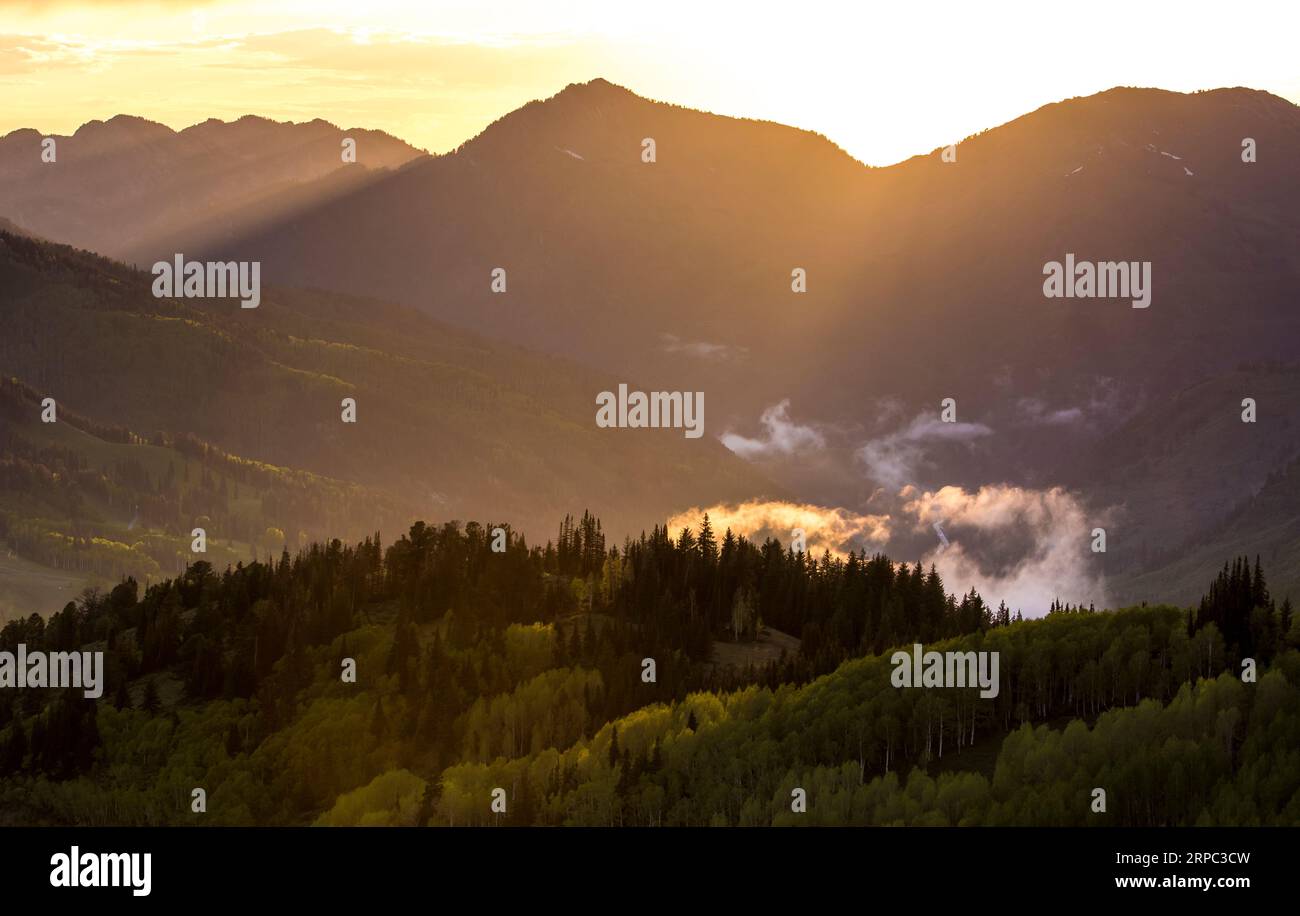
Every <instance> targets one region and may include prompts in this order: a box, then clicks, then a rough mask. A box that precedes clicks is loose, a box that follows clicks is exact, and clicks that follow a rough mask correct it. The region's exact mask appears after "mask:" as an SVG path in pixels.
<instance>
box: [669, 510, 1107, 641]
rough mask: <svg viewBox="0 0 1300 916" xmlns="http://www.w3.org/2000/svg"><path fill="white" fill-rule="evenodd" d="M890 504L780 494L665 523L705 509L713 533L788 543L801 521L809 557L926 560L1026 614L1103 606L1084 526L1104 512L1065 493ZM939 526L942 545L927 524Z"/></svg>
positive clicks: (955, 587)
mask: <svg viewBox="0 0 1300 916" xmlns="http://www.w3.org/2000/svg"><path fill="white" fill-rule="evenodd" d="M891 502H892V505H891V506H890V508H889V510H888V511H886V512H882V513H881V514H876V515H868V514H861V513H857V512H852V511H850V510H848V509H843V508H839V507H828V506H818V505H812V504H807V503H792V502H783V501H763V500H754V501H750V502H745V503H740V504H730V503H720V504H718V505H714V506H709V507H707V508H700V507H695V508H691V509H688V510H686V511H685V512H680V513H678V514H677V515H675V516H673V517H672V518H670V519H669V520H668V530H669V531H670V532H672V533H673V534H674V535H675V534H676V533H677V532H678V531H680V530H681V529H682V528H690V529H691V530H692V531H698V530H699V525H700V520H701V519H702V518H703V517H704V514H705V512H707V513H708V515H709V523H710V524H711V525H712V526H713V530H714V531H715V532H717V533H718V536H719V537H721V534H722V532H724V531H726V530H727V529H728V528H730V529H731V531H732V533H733V534H736V535H738V536H742V537H745V538H748V539H749V540H750V541H752V542H754V543H762V542H763V541H764V540H766V539H767V538H769V537H772V538H775V539H776V540H778V541H780V542H781V544H783V545H785V546H789V545H790V543H791V539H792V533H793V531H794V530H795V529H796V528H801V529H803V531H804V537H805V541H806V543H807V546H808V552H809V553H810V554H812V555H814V556H820V555H821V554H822V552H823V551H830V553H831V554H832V555H833V556H837V557H840V558H841V559H842V558H844V557H846V556H847V555H848V553H849V551H855V552H858V553H862V552H864V551H866V552H876V551H881V552H884V553H886V554H888V555H889V556H890V558H891V559H892V560H894V561H895V562H908V563H914V562H917V561H918V560H919V561H920V562H921V563H922V564H923V565H924V566H926V567H928V566H929V565H930V564H932V563H933V564H934V566H935V568H936V569H937V570H938V571H939V575H940V576H941V577H942V578H943V582H944V588H945V589H946V590H947V591H948V592H950V593H953V594H957V595H962V594H965V593H966V592H968V591H970V590H971V589H972V588H974V589H975V590H976V591H977V592H979V594H980V595H981V597H983V598H984V600H985V601H986V602H988V603H989V604H991V605H992V606H994V607H996V606H997V604H998V603H999V602H1001V601H1005V602H1006V603H1007V605H1008V607H1010V608H1011V609H1012V611H1013V612H1014V611H1017V610H1018V611H1021V612H1022V613H1023V614H1024V615H1025V616H1026V617H1041V616H1043V615H1045V614H1046V613H1047V611H1048V609H1049V608H1050V607H1051V604H1052V601H1053V599H1056V598H1060V599H1061V600H1062V601H1066V602H1069V603H1071V604H1078V603H1080V602H1082V603H1084V604H1087V603H1089V602H1092V603H1095V604H1096V606H1097V607H1099V608H1100V607H1106V606H1107V594H1106V584H1105V577H1104V574H1103V571H1102V568H1101V555H1099V554H1094V553H1092V551H1091V543H1092V538H1091V533H1092V529H1093V528H1094V527H1096V526H1097V525H1103V526H1104V525H1105V524H1106V523H1107V521H1108V519H1107V517H1106V514H1105V513H1100V514H1093V513H1089V512H1088V510H1087V509H1086V507H1085V506H1084V505H1083V503H1082V502H1081V501H1080V500H1079V498H1078V497H1077V496H1076V495H1075V494H1073V493H1070V492H1069V491H1068V490H1065V489H1063V488H1060V487H1053V488H1051V489H1048V490H1034V489H1027V488H1024V487H1015V486H1009V485H992V486H984V487H980V488H979V490H976V491H968V490H965V489H963V488H961V487H954V486H947V487H942V488H940V489H938V490H926V491H921V490H918V489H917V488H915V487H904V488H903V489H902V490H901V491H899V492H898V493H897V496H896V498H892V499H891ZM936 523H938V524H939V525H940V527H941V529H942V530H943V533H944V536H945V537H946V538H947V539H948V545H947V546H944V545H943V544H942V543H941V542H940V540H939V538H938V536H937V532H936V531H935V530H934V525H935V524H936ZM925 545H928V546H925Z"/></svg>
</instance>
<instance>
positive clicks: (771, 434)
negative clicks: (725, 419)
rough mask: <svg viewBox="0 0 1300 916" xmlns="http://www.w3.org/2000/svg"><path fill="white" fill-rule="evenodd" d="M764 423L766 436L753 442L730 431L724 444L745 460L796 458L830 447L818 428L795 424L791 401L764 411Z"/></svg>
mask: <svg viewBox="0 0 1300 916" xmlns="http://www.w3.org/2000/svg"><path fill="white" fill-rule="evenodd" d="M760 422H761V423H762V424H763V426H764V427H765V428H766V429H767V432H766V433H765V434H764V435H763V436H761V437H759V438H757V439H750V438H747V437H746V436H742V435H739V434H738V433H733V432H730V431H728V432H726V433H725V434H723V436H722V444H723V445H725V446H726V447H727V448H729V449H731V450H732V451H733V452H735V453H736V454H737V455H739V456H740V457H742V458H761V457H763V456H766V455H793V454H795V453H796V452H804V451H820V450H821V449H823V448H825V447H826V439H825V437H824V436H822V434H821V433H819V432H818V431H817V430H816V429H814V428H813V427H811V426H800V425H799V424H798V423H794V422H793V421H791V419H790V399H789V398H786V399H785V400H784V401H781V402H780V403H779V404H774V405H772V406H771V407H769V408H768V409H767V410H765V411H763V416H762V418H761V420H760Z"/></svg>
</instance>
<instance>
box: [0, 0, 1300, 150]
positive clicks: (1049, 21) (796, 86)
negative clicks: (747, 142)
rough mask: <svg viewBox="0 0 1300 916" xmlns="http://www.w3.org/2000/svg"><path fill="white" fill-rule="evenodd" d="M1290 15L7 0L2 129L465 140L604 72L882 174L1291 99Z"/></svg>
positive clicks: (1177, 8)
mask: <svg viewBox="0 0 1300 916" xmlns="http://www.w3.org/2000/svg"><path fill="white" fill-rule="evenodd" d="M1297 34H1300V3H1297V2H1296V0H1282V2H1276V3H1273V2H1263V3H1243V4H1235V5H1226V6H1225V4H1223V3H1222V2H1216V3H1198V2H1191V0H1188V2H1180V3H1172V2H1170V3H1165V2H1136V0H1125V2H1092V3H1088V2H1083V3H1068V4H1067V3H1058V2H1054V0H1038V2H1026V3H1020V2H990V3H972V2H969V0H965V2H945V0H894V2H888V3H876V2H871V0H831V2H824V0H798V2H794V3H790V2H782V3H765V2H763V0H754V2H749V3H740V2H734V3H732V2H727V3H724V2H710V0H689V2H687V0H647V2H635V0H633V2H629V0H472V2H466V0H456V2H446V0H423V2H409V3H401V2H386V0H346V2H345V0H303V2H299V0H285V2H277V0H268V2H247V0H214V2H167V0H99V2H94V3H85V2H63V0H0V100H3V101H2V102H0V134H3V133H7V132H9V131H10V130H14V129H16V128H19V127H34V128H36V129H38V130H40V131H42V132H43V133H70V132H71V131H72V130H74V129H75V128H76V127H77V126H78V125H80V124H82V123H83V122H85V121H87V120H91V119H93V118H101V119H104V118H109V117H112V116H113V115H115V114H135V115H140V116H143V117H146V118H150V119H153V120H156V121H161V122H163V123H164V124H168V125H170V126H172V127H175V128H181V127H186V126H188V125H190V124H194V123H197V122H200V121H203V120H206V119H207V118H209V117H217V118H222V119H227V120H228V119H232V118H237V117H239V116H241V115H244V114H259V115H264V116H266V117H271V118H275V119H277V120H295V121H300V120H311V119H312V118H316V117H322V118H325V119H326V120H329V121H333V122H334V123H336V124H338V125H340V126H342V127H345V128H346V127H371V128H378V129H381V130H386V131H388V132H389V133H392V134H394V135H396V136H399V137H401V138H402V139H404V140H407V141H408V142H410V143H413V144H414V145H416V146H419V147H422V148H425V149H428V150H430V151H432V152H442V151H445V150H448V149H451V148H453V147H455V146H457V145H459V144H460V143H462V142H464V141H465V140H467V139H469V138H470V137H472V136H474V135H475V134H476V133H478V132H479V131H480V130H482V129H483V128H484V127H486V126H487V125H488V124H489V123H491V122H492V121H494V120H495V119H496V118H498V117H500V116H501V115H503V114H505V113H507V112H508V111H511V110H513V109H515V108H517V107H519V106H520V105H522V104H524V103H525V102H527V101H529V100H531V99H534V98H545V97H547V96H550V95H554V94H555V93H556V92H558V91H559V90H560V89H562V88H563V87H564V86H565V85H566V84H568V83H572V82H584V81H586V80H589V79H591V78H593V77H596V76H603V77H605V78H606V79H608V80H610V81H612V82H615V83H618V84H620V85H623V86H626V87H628V88H629V89H631V90H633V91H634V92H637V93H638V94H640V95H644V96H648V97H650V98H657V99H662V100H665V101H671V102H675V103H678V104H682V105H687V106H689V107H692V108H701V109H704V110H707V111H714V112H718V113H720V114H728V115H737V116H743V117H753V118H765V119H770V120H774V121H779V122H782V123H785V124H792V125H795V126H798V127H804V128H808V129H810V130H815V131H818V132H819V133H822V134H825V135H826V136H828V137H830V138H831V139H832V140H834V141H835V142H837V143H838V144H840V146H842V147H844V148H845V149H846V150H848V151H849V152H850V153H852V154H853V155H854V156H856V157H858V158H859V159H861V160H862V161H864V162H868V163H871V164H873V165H884V164H888V163H891V162H896V161H899V160H900V159H904V158H906V157H908V156H910V155H913V154H916V153H921V152H927V151H929V150H932V149H934V148H935V147H938V146H942V145H945V144H947V143H950V142H953V141H955V140H960V139H961V138H963V137H966V136H968V135H970V134H973V133H976V132H978V131H980V130H983V129H985V128H988V127H993V126H996V125H997V124H1001V123H1004V122H1006V121H1009V120H1011V119H1012V118H1015V117H1018V116H1019V115H1021V114H1024V113H1026V112H1028V111H1032V110H1033V109H1035V108H1037V107H1039V106H1040V105H1043V104H1046V103H1048V102H1054V101H1059V100H1060V99H1063V98H1068V97H1071V96H1077V95H1087V94H1091V93H1093V92H1098V91H1101V90H1103V89H1108V88H1110V87H1112V86H1116V85H1130V86H1159V87H1161V88H1165V89H1175V90H1180V91H1190V90H1193V89H1208V88H1216V87H1220V86H1250V87H1252V88H1256V89H1267V90H1269V91H1271V92H1274V93H1276V94H1278V95H1281V96H1283V97H1285V98H1288V99H1290V100H1292V101H1300V66H1297V65H1296V54H1295V48H1294V40H1295V36H1296V35H1297Z"/></svg>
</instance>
